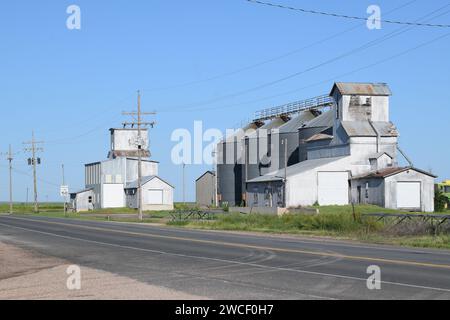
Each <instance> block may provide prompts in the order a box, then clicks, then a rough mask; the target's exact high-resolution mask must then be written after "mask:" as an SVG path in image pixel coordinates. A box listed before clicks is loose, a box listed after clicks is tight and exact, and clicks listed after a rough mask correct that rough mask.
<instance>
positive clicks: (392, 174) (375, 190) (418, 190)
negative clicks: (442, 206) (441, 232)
mask: <svg viewBox="0 0 450 320" xmlns="http://www.w3.org/2000/svg"><path fill="white" fill-rule="evenodd" d="M435 178H436V176H435V175H433V174H431V173H428V172H425V171H423V170H420V169H417V168H413V167H394V168H386V169H382V170H378V171H374V172H371V173H369V174H367V175H363V176H359V177H355V178H354V179H353V180H352V198H353V201H354V202H355V203H366V204H375V205H379V206H382V207H385V208H390V209H398V210H405V211H420V212H433V211H434V180H435Z"/></svg>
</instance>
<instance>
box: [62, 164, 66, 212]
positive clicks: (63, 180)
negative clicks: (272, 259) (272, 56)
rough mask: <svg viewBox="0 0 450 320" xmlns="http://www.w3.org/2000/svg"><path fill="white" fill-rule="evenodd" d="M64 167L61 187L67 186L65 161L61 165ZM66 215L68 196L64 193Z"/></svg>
mask: <svg viewBox="0 0 450 320" xmlns="http://www.w3.org/2000/svg"><path fill="white" fill-rule="evenodd" d="M61 169H62V186H61V188H63V187H65V185H66V175H65V172H64V163H63V164H62V165H61ZM64 216H67V196H66V195H64Z"/></svg>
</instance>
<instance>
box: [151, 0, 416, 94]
mask: <svg viewBox="0 0 450 320" xmlns="http://www.w3.org/2000/svg"><path fill="white" fill-rule="evenodd" d="M414 2H417V0H411V1H409V2H406V3H404V4H402V5H400V6H398V7H395V8H394V9H392V10H390V11H388V12H386V14H385V15H389V14H391V13H393V12H395V11H398V10H400V9H403V8H404V7H406V6H409V5H411V4H412V3H414ZM361 25H364V24H358V25H356V26H353V27H351V28H349V29H346V30H343V31H340V32H337V33H335V34H332V35H331V36H327V37H324V38H322V39H320V40H317V41H314V42H312V43H310V44H308V45H305V46H303V47H301V48H298V49H295V50H292V51H289V52H286V53H283V54H281V55H278V56H276V57H273V58H270V59H267V60H262V61H260V62H257V63H254V64H251V65H248V66H245V67H242V68H239V69H236V70H234V71H230V72H225V73H222V74H218V75H215V76H211V77H208V78H205V79H201V80H194V81H189V82H185V83H180V84H176V85H172V86H166V87H159V88H152V89H148V90H146V91H160V90H170V89H177V88H183V87H188V86H193V85H196V84H200V83H204V82H209V81H214V80H218V79H221V78H225V77H229V76H233V75H236V74H239V73H242V72H245V71H248V70H252V69H255V68H257V67H261V66H263V65H266V64H269V63H272V62H275V61H278V60H281V59H284V58H287V57H290V56H292V55H294V54H297V53H299V52H302V51H304V50H307V49H310V48H313V47H315V46H317V45H320V44H322V43H324V42H326V41H329V40H331V39H334V38H336V37H339V36H341V35H344V34H346V33H349V32H351V31H353V30H356V29H358V28H359V27H360V26H361Z"/></svg>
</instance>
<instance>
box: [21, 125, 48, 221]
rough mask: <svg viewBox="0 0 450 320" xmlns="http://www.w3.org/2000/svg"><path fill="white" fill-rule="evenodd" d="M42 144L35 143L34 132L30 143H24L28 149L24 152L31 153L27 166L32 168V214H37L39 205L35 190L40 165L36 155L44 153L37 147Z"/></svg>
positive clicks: (36, 189)
mask: <svg viewBox="0 0 450 320" xmlns="http://www.w3.org/2000/svg"><path fill="white" fill-rule="evenodd" d="M42 143H44V141H36V139H35V137H34V131H33V132H32V136H31V141H28V142H24V144H25V145H28V146H29V147H26V148H25V151H26V152H31V158H29V159H28V164H29V165H31V166H32V167H33V188H34V212H35V213H38V212H39V203H38V188H37V166H38V165H39V164H41V158H38V157H37V156H36V154H37V153H38V152H39V151H44V149H43V148H42V147H39V145H40V144H42Z"/></svg>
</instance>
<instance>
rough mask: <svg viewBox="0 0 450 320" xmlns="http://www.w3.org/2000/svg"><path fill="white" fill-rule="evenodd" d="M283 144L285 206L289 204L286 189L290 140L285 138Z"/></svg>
mask: <svg viewBox="0 0 450 320" xmlns="http://www.w3.org/2000/svg"><path fill="white" fill-rule="evenodd" d="M283 144H284V186H283V188H284V192H283V202H284V206H285V207H286V206H287V196H286V191H287V167H288V158H287V156H288V152H287V147H288V146H287V144H288V140H287V139H284V140H283Z"/></svg>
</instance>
